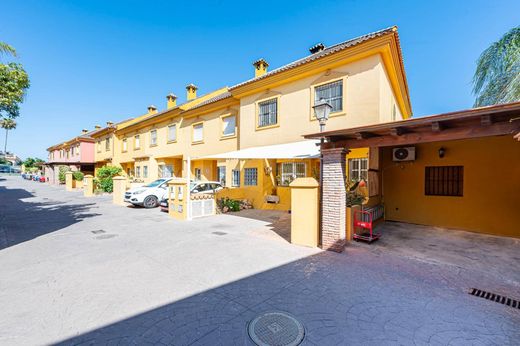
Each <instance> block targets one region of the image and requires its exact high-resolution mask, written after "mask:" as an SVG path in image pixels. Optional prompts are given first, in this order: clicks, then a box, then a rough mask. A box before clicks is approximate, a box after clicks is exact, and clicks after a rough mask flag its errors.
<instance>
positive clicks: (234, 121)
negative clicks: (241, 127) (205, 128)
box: [220, 114, 237, 137]
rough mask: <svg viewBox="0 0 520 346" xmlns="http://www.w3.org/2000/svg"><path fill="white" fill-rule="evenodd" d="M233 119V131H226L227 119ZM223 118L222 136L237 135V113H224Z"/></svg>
mask: <svg viewBox="0 0 520 346" xmlns="http://www.w3.org/2000/svg"><path fill="white" fill-rule="evenodd" d="M231 118H232V119H233V125H234V126H233V132H232V133H226V128H227V126H226V121H227V120H229V119H231ZM220 119H221V120H222V132H221V136H222V137H234V136H236V134H237V117H236V115H234V114H228V115H224V116H222V117H221V118H220Z"/></svg>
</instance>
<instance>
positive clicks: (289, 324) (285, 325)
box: [247, 312, 305, 346]
mask: <svg viewBox="0 0 520 346" xmlns="http://www.w3.org/2000/svg"><path fill="white" fill-rule="evenodd" d="M247 332H248V334H249V337H250V338H251V340H252V341H253V342H254V343H255V344H257V345H259V346H273V345H276V346H296V345H299V344H301V342H302V341H303V338H304V337H305V329H304V328H303V325H302V324H301V323H300V322H299V321H298V320H297V319H295V318H294V317H292V316H291V315H289V314H287V313H284V312H267V313H264V314H262V315H260V316H258V317H256V318H255V319H254V320H252V321H251V322H250V323H249V326H248V327H247Z"/></svg>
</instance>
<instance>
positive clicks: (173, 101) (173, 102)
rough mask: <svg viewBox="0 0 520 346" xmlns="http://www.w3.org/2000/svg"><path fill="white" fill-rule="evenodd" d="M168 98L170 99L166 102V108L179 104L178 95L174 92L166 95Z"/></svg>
mask: <svg viewBox="0 0 520 346" xmlns="http://www.w3.org/2000/svg"><path fill="white" fill-rule="evenodd" d="M166 99H167V100H168V101H167V103H166V108H168V109H170V108H173V107H175V106H177V96H176V95H175V94H173V93H169V94H168V95H166Z"/></svg>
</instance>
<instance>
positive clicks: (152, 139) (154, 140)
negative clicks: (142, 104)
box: [150, 130, 157, 146]
mask: <svg viewBox="0 0 520 346" xmlns="http://www.w3.org/2000/svg"><path fill="white" fill-rule="evenodd" d="M152 145H157V130H152V131H150V146H152Z"/></svg>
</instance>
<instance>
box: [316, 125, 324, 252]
mask: <svg viewBox="0 0 520 346" xmlns="http://www.w3.org/2000/svg"><path fill="white" fill-rule="evenodd" d="M320 132H323V128H322V126H321V125H320ZM324 142H325V139H324V138H323V137H321V138H320V182H319V184H320V195H319V201H320V207H319V210H318V247H320V248H321V245H322V244H321V228H322V219H323V216H322V214H323V154H322V152H321V150H322V148H323V143H324Z"/></svg>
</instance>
